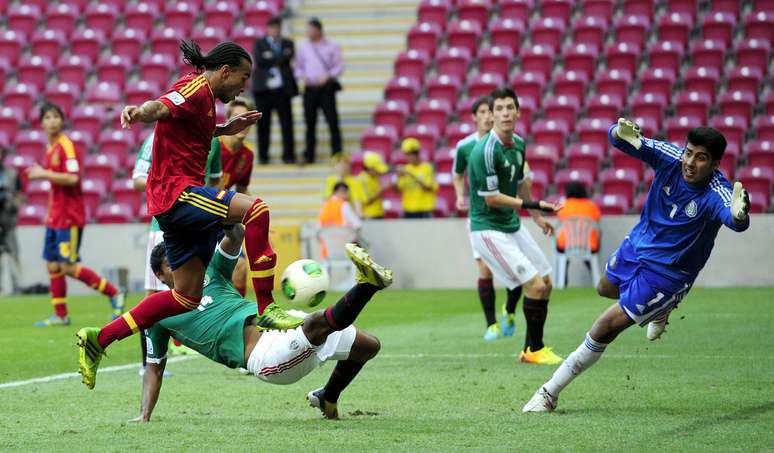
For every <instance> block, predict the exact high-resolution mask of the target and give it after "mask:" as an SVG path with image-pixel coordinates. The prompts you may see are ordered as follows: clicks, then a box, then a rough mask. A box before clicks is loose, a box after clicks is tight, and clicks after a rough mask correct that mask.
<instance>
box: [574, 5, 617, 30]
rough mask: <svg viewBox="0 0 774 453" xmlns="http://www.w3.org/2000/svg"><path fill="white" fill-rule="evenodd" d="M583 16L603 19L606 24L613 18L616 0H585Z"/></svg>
mask: <svg viewBox="0 0 774 453" xmlns="http://www.w3.org/2000/svg"><path fill="white" fill-rule="evenodd" d="M582 3H583V17H594V18H597V19H602V20H603V22H604V23H605V24H608V23H610V19H612V18H613V6H614V4H615V3H616V2H615V1H614V0H584V1H583V2H582Z"/></svg>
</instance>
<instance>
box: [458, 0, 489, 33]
mask: <svg viewBox="0 0 774 453" xmlns="http://www.w3.org/2000/svg"><path fill="white" fill-rule="evenodd" d="M491 7H492V1H491V0H457V13H458V15H459V19H460V20H463V21H464V20H467V21H471V22H475V23H476V24H478V26H479V28H484V26H486V20H487V17H488V15H489V9H490V8H491ZM450 29H451V28H450Z"/></svg>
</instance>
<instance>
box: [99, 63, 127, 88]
mask: <svg viewBox="0 0 774 453" xmlns="http://www.w3.org/2000/svg"><path fill="white" fill-rule="evenodd" d="M131 67H132V62H131V61H130V60H129V58H128V57H125V56H123V55H105V56H104V57H102V58H101V59H100V60H99V61H98V62H97V79H98V80H99V81H100V82H110V83H114V84H115V85H116V86H117V87H118V88H119V89H121V90H122V89H123V87H124V85H125V84H126V79H127V77H128V75H129V71H130V70H131Z"/></svg>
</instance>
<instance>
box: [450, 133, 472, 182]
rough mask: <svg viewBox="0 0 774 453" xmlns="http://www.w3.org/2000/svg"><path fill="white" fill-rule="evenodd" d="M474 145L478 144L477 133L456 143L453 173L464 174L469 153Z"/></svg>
mask: <svg viewBox="0 0 774 453" xmlns="http://www.w3.org/2000/svg"><path fill="white" fill-rule="evenodd" d="M476 143H478V131H476V132H473V133H472V134H470V135H468V136H467V137H465V138H463V139H462V140H460V141H459V142H457V151H456V152H455V153H454V167H453V168H454V173H456V174H458V175H463V174H465V170H466V169H467V168H468V160H469V159H470V153H471V152H473V148H475V146H476Z"/></svg>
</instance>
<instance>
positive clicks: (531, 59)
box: [520, 45, 555, 79]
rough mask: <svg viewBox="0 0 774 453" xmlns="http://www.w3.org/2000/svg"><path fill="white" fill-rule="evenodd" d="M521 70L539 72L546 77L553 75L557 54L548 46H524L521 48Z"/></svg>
mask: <svg viewBox="0 0 774 453" xmlns="http://www.w3.org/2000/svg"><path fill="white" fill-rule="evenodd" d="M520 56H521V71H524V72H539V73H541V74H543V77H545V78H546V79H548V78H550V77H551V70H552V69H553V65H554V58H555V54H554V51H553V49H552V48H551V47H548V46H540V45H537V46H524V47H522V49H521V55H520Z"/></svg>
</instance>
